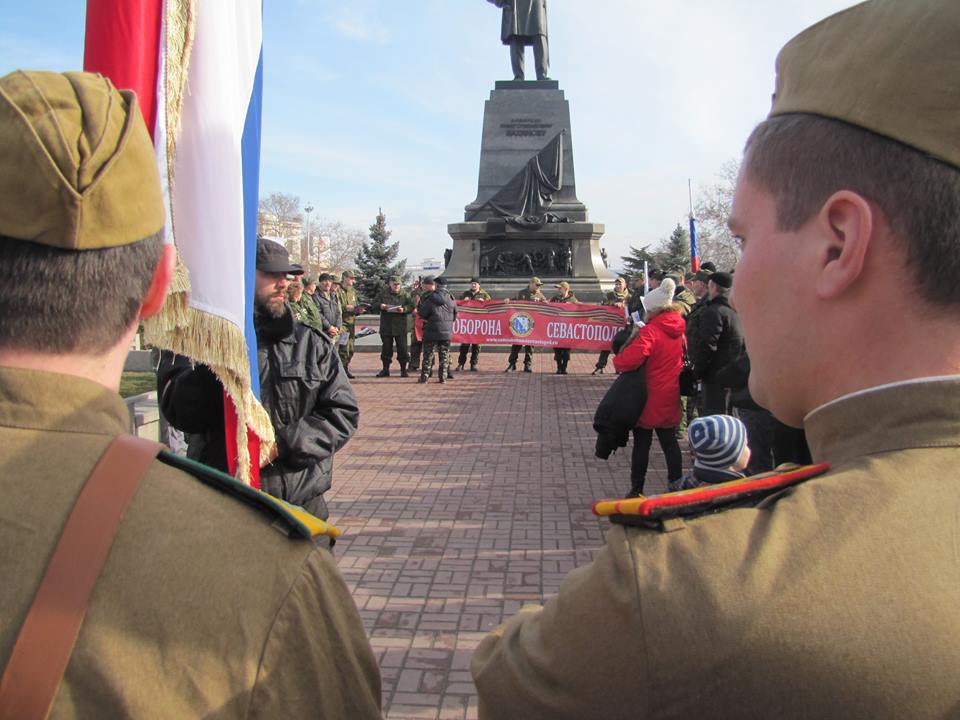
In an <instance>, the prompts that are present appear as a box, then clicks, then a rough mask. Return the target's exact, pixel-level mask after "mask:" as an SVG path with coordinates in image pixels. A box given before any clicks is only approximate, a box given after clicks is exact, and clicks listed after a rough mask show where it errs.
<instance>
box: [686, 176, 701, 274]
mask: <svg viewBox="0 0 960 720" xmlns="http://www.w3.org/2000/svg"><path fill="white" fill-rule="evenodd" d="M687 194H688V195H689V197H690V270H691V271H692V272H697V271H698V270H699V269H700V248H699V247H697V220H696V218H694V217H693V189H692V188H691V183H690V180H689V179H687Z"/></svg>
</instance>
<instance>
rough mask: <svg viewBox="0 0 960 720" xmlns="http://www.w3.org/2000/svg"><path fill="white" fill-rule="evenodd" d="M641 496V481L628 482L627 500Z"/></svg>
mask: <svg viewBox="0 0 960 720" xmlns="http://www.w3.org/2000/svg"><path fill="white" fill-rule="evenodd" d="M641 495H643V480H639V481H637V480H631V481H630V492H628V493H627V495H626V496H627V497H628V498H635V497H640V496H641Z"/></svg>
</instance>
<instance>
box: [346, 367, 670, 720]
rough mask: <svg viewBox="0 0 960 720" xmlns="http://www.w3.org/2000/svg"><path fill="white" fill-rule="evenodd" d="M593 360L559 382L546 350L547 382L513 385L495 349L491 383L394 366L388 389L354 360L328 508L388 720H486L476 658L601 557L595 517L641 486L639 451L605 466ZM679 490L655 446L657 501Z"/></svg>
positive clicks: (603, 524) (484, 373)
mask: <svg viewBox="0 0 960 720" xmlns="http://www.w3.org/2000/svg"><path fill="white" fill-rule="evenodd" d="M595 361H596V354H586V353H575V354H574V355H573V359H572V361H571V363H570V373H571V374H570V375H567V376H557V375H554V374H553V371H554V364H553V356H552V353H547V352H545V353H538V354H537V355H536V356H535V364H534V370H535V372H534V374H532V375H531V374H524V373H522V372H517V373H509V374H505V373H503V372H502V370H503V368H504V367H505V366H506V355H504V354H502V353H492V352H488V353H485V354H484V355H482V356H481V359H480V372H476V373H471V372H462V373H456V378H455V379H454V380H452V381H450V382H448V383H447V384H445V385H440V384H438V383H437V382H436V378H432V379H431V381H430V383H429V384H426V385H420V384H418V383H417V382H416V380H415V378H414V377H413V376H412V377H411V378H410V379H401V378H399V377H398V375H399V372H398V371H397V369H396V368H397V366H396V364H394V366H393V372H394V373H395V375H397V376H396V377H391V378H389V379H374V377H373V375H374V373H375V372H376V371H377V370H378V369H379V366H380V362H379V356H378V355H376V354H374V353H362V354H359V353H358V354H357V356H356V357H355V359H354V361H353V364H352V366H351V370H352V371H354V373H355V374H356V375H357V376H358V377H357V380H355V381H354V389H355V391H356V393H357V396H358V397H359V400H360V408H361V416H360V430H359V432H358V433H357V434H356V436H355V437H354V438H353V439H352V440H351V441H350V443H349V444H348V445H347V447H346V448H344V450H343V451H341V452H340V453H338V454H337V456H336V462H335V469H334V485H333V490H332V491H331V492H330V493H329V494H328V500H329V502H330V513H331V520H332V521H333V522H334V523H335V524H336V525H337V526H338V527H339V528H340V529H341V530H343V532H344V537H343V538H341V540H340V541H339V542H338V543H337V547H336V557H337V563H338V565H339V567H340V569H341V571H342V572H343V574H344V576H345V577H346V580H347V583H348V584H349V586H350V589H351V591H352V593H353V596H354V599H355V600H356V603H357V606H358V607H359V609H360V614H361V615H362V616H363V621H364V623H365V625H366V628H367V631H368V633H369V634H370V638H371V643H372V645H373V648H374V651H375V653H376V656H377V659H378V661H379V663H380V668H381V673H382V676H383V703H384V711H385V715H386V717H388V718H391V719H393V718H396V719H398V720H399V719H400V718H443V719H446V718H450V719H452V718H475V717H477V700H476V695H475V691H474V687H473V683H472V682H471V679H470V672H469V663H470V655H471V652H472V651H473V649H474V648H475V647H476V646H477V644H478V643H479V642H480V640H481V639H482V638H483V637H484V636H485V635H486V633H487V632H488V631H490V630H492V629H493V628H495V627H496V626H497V625H499V624H500V623H501V622H502V621H503V620H505V619H506V618H508V617H509V616H510V615H512V614H513V613H514V612H515V611H516V610H517V609H519V608H520V607H521V606H522V605H524V604H527V603H541V602H543V601H544V599H546V598H548V597H550V596H551V595H553V594H555V593H556V592H557V589H558V588H559V586H560V583H561V581H562V580H563V578H564V576H565V575H566V574H567V573H568V572H569V571H570V570H571V569H573V568H574V567H576V566H577V565H582V564H584V563H586V562H589V561H590V560H591V559H592V557H593V554H594V553H595V551H596V550H597V549H598V548H599V547H600V546H601V545H602V543H603V539H604V534H605V532H606V529H607V526H608V525H609V523H608V522H607V521H605V520H601V519H600V518H597V517H595V516H594V515H593V514H592V513H591V511H590V507H591V504H592V503H593V501H594V500H596V499H599V498H604V497H620V496H622V494H623V493H625V492H626V490H627V489H628V488H629V468H630V457H629V451H630V447H629V446H628V447H627V448H624V449H622V450H619V451H618V452H617V453H616V454H615V455H613V456H612V457H611V458H610V459H609V460H607V461H604V460H600V459H598V458H596V457H595V456H594V454H593V448H594V443H595V441H596V434H595V433H594V432H593V429H592V425H591V423H592V419H593V412H594V410H595V409H596V406H597V403H598V402H599V401H600V399H601V397H602V396H603V394H604V392H605V391H606V389H607V388H608V387H609V385H610V383H611V382H612V381H613V377H614V376H613V375H612V374H610V373H611V372H612V368H610V367H608V370H607V373H608V374H606V375H602V376H591V375H590V371H591V370H592V369H593V365H594V362H595ZM412 375H415V374H412ZM665 481H666V469H665V464H664V461H663V455H662V454H661V453H660V450H659V447H657V443H656V442H654V447H653V449H652V451H651V469H650V471H649V473H648V480H647V488H646V489H647V492H648V493H653V492H661V491H662V490H663V489H664V486H665Z"/></svg>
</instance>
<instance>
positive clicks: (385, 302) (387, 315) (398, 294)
mask: <svg viewBox="0 0 960 720" xmlns="http://www.w3.org/2000/svg"><path fill="white" fill-rule="evenodd" d="M373 305H374V307H376V308H377V309H379V310H380V339H381V340H382V344H381V348H380V361H381V363H382V364H383V369H382V370H381V371H380V372H378V373H377V377H378V378H383V377H390V364H391V363H392V362H393V345H394V343H396V345H397V362H399V363H400V377H408V374H407V361H408V360H409V359H410V347H409V345H407V334H408V333H409V332H410V313H412V312H413V309H414V307H415V306H416V304H415V303H414V300H413V296H411V295H410V291H409V290H405V289H404V288H403V287H402V286H401V284H400V277H399V276H396V275H395V276H393V277H391V278H390V279H389V281H388V284H387V287H385V288H382V289H381V290H380V293H379V294H378V295H377V299H376V300H374V301H373Z"/></svg>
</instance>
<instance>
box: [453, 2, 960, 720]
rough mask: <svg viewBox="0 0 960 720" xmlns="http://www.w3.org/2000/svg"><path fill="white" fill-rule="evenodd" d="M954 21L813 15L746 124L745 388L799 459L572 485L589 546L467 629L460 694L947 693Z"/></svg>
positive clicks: (619, 706) (950, 673) (576, 714)
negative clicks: (604, 523)
mask: <svg viewBox="0 0 960 720" xmlns="http://www.w3.org/2000/svg"><path fill="white" fill-rule="evenodd" d="M958 31H960V4H958V3H957V2H955V0H914V1H913V2H902V0H873V1H872V2H867V3H863V4H860V5H857V6H855V7H853V8H851V9H849V10H846V11H844V12H842V13H839V14H837V15H834V16H832V17H830V18H828V19H827V20H825V21H823V22H821V23H819V24H817V25H814V26H813V27H811V28H810V29H808V30H807V31H805V32H803V33H802V34H800V35H798V36H797V37H796V38H794V39H793V40H792V41H791V42H790V43H788V44H787V45H786V47H785V48H784V49H783V50H782V51H781V53H780V56H779V59H778V62H777V84H776V94H775V96H774V102H773V108H772V110H771V114H770V117H768V119H767V120H766V121H764V122H763V123H762V124H761V125H760V126H759V127H758V128H757V129H756V130H755V131H754V132H753V134H752V135H751V137H750V139H749V140H748V142H747V147H746V154H745V157H744V161H743V164H742V166H741V168H742V169H741V174H740V178H739V180H738V183H737V188H736V192H735V196H734V201H733V211H732V215H731V218H730V221H729V224H730V227H731V229H732V231H733V233H734V235H736V236H738V237H739V238H740V242H741V244H742V251H743V252H742V257H741V260H740V262H739V265H738V267H737V271H736V275H735V282H734V287H733V301H734V303H735V304H736V306H737V308H738V310H739V311H740V313H741V319H742V322H743V329H744V333H745V336H746V342H747V348H748V350H749V352H750V358H751V361H752V373H751V375H750V391H751V394H752V395H753V397H754V398H755V399H756V401H757V402H758V403H760V404H761V405H763V406H765V407H767V408H769V409H770V410H771V411H772V412H773V413H774V414H775V415H776V416H777V417H779V418H780V419H781V420H783V421H785V422H787V423H789V424H792V425H796V426H799V425H801V424H802V425H803V427H804V428H805V429H806V432H807V438H808V440H809V442H810V448H811V451H812V455H813V458H814V461H815V462H817V463H820V465H818V466H815V467H812V468H807V469H803V470H798V471H793V472H783V471H782V470H781V474H780V475H775V476H773V477H764V476H758V478H752V479H745V480H741V481H735V482H734V483H733V484H732V485H712V486H708V487H707V488H701V489H697V490H690V491H687V492H685V493H676V494H668V495H664V496H660V497H657V498H637V499H632V500H620V501H611V502H602V503H598V504H597V505H596V506H595V509H596V511H597V512H598V513H599V514H601V515H609V516H610V518H611V519H612V520H613V521H614V522H615V524H614V526H613V528H612V529H611V531H610V533H609V535H608V538H607V543H606V545H605V546H604V547H603V548H602V549H601V550H600V552H599V554H598V555H597V557H596V559H595V561H594V562H593V563H591V564H589V565H586V566H584V567H580V568H578V569H577V570H574V571H573V572H572V573H571V574H570V575H569V577H568V578H567V579H566V581H565V582H564V584H563V586H562V587H561V589H560V593H559V596H558V597H557V598H555V599H553V600H551V601H550V602H548V603H547V605H546V607H544V608H542V609H531V610H530V611H528V612H526V613H521V614H520V615H519V616H517V617H515V618H513V619H511V620H510V621H509V622H507V623H506V625H505V626H504V627H501V628H500V629H498V630H497V631H496V632H495V633H494V634H493V635H492V636H490V637H488V638H486V639H485V640H484V641H483V642H482V643H481V644H480V646H479V647H478V648H477V650H476V652H475V654H474V657H473V662H472V668H471V669H472V672H473V676H474V679H475V681H476V684H477V688H478V690H479V694H480V717H481V718H524V719H525V720H534V719H535V718H550V719H551V720H558V719H560V718H605V719H606V720H613V719H615V718H666V717H671V718H695V717H710V718H721V717H723V718H726V717H730V718H734V717H736V718H801V717H802V718H844V719H851V718H946V717H957V713H958V712H960V683H958V681H957V669H958V668H960V613H958V612H957V608H958V607H960V582H958V581H957V572H958V559H957V558H958V540H957V539H958V537H960V514H958V507H960V488H958V474H960V375H958V373H960V322H958V314H960V253H958V252H957V250H958V247H960V236H958V233H960V133H958V127H960V125H958V121H957V118H958V117H960V94H958V93H957V92H956V90H955V88H953V86H952V85H950V83H946V84H945V78H955V77H956V76H957V74H958V72H960V45H958V44H957V40H956V38H957V32H958ZM784 262H789V265H790V272H789V273H788V274H786V275H784V273H783V272H781V271H779V270H782V267H783V264H784ZM891 278H896V279H897V281H896V283H894V284H893V285H892V284H891ZM708 510H712V511H713V512H706V511H708Z"/></svg>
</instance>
